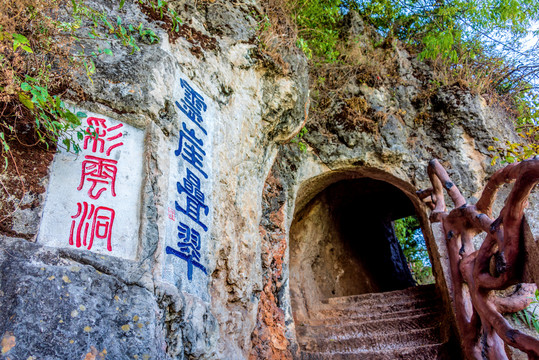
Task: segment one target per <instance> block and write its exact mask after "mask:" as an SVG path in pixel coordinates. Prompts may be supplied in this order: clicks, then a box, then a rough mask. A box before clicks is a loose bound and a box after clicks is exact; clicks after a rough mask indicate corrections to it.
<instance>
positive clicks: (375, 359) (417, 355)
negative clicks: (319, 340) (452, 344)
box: [301, 343, 449, 360]
mask: <svg viewBox="0 0 539 360" xmlns="http://www.w3.org/2000/svg"><path fill="white" fill-rule="evenodd" d="M301 359H302V360H326V359H331V360H358V359H360V360H395V359H404V360H435V359H449V358H448V357H447V356H446V346H445V344H442V343H440V344H433V345H423V346H416V347H413V348H408V349H406V348H405V349H399V350H398V351H395V350H386V351H362V350H355V351H354V352H325V353H324V352H317V353H313V352H309V351H304V352H302V354H301Z"/></svg>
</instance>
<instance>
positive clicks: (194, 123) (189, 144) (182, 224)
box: [165, 79, 209, 281]
mask: <svg viewBox="0 0 539 360" xmlns="http://www.w3.org/2000/svg"><path fill="white" fill-rule="evenodd" d="M180 85H181V87H182V89H183V90H184V97H183V99H181V100H180V101H176V106H177V107H178V108H179V109H180V110H181V111H182V112H183V114H185V115H186V116H187V118H188V119H189V120H190V122H189V123H186V122H184V121H182V123H181V129H180V134H179V144H178V149H177V150H176V151H174V155H175V156H176V157H179V160H180V161H182V162H183V163H184V164H185V167H184V168H185V174H184V176H183V178H182V179H181V181H179V182H177V183H176V187H177V190H178V194H177V195H178V198H177V200H176V201H175V208H176V210H177V211H178V212H179V213H180V214H183V215H184V216H182V215H180V218H182V220H181V221H179V226H178V239H179V241H178V243H177V248H173V247H170V246H167V247H166V249H165V252H166V253H167V254H170V255H174V256H177V257H178V258H180V259H182V260H185V261H186V263H187V278H188V279H189V280H190V281H191V280H192V279H193V268H194V267H196V268H198V269H200V270H201V271H202V272H203V273H204V274H205V275H207V271H206V268H205V267H204V266H203V265H202V264H201V263H200V261H201V245H202V234H204V233H206V232H207V231H208V224H207V221H206V218H207V217H208V214H209V207H208V205H207V204H206V203H205V195H204V192H203V186H202V185H203V181H204V180H205V179H208V170H207V168H205V167H204V165H205V160H206V151H205V150H204V141H203V137H205V136H207V135H208V132H207V131H206V129H205V128H204V127H203V123H204V120H203V117H202V113H203V112H205V111H206V110H207V105H206V103H205V102H204V98H203V97H202V96H201V95H200V94H199V93H198V92H196V91H195V90H194V89H193V88H192V87H191V86H190V85H189V83H188V82H187V81H185V80H183V79H181V80H180ZM201 233H202V234H201Z"/></svg>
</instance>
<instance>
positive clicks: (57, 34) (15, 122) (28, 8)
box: [0, 0, 181, 166]
mask: <svg viewBox="0 0 539 360" xmlns="http://www.w3.org/2000/svg"><path fill="white" fill-rule="evenodd" d="M124 2H125V0H120V1H119V2H118V4H117V6H118V9H121V8H122V7H123V6H124ZM139 3H140V4H141V6H147V7H149V8H151V9H153V10H154V11H155V12H157V13H159V14H161V18H163V16H167V19H169V20H170V24H171V26H172V27H173V28H172V29H171V30H172V31H176V32H177V31H179V26H180V24H181V19H180V18H179V16H178V14H177V13H176V12H175V11H174V10H172V9H170V8H169V7H168V4H167V2H165V1H163V0H157V1H156V2H154V1H152V0H139ZM0 24H1V25H0V109H1V113H0V114H1V115H0V153H1V155H2V157H3V158H4V160H5V164H6V166H7V164H8V159H9V157H10V156H8V154H9V152H10V143H11V142H12V141H18V142H20V143H22V144H24V145H27V146H32V145H37V144H43V145H45V146H46V147H47V148H48V147H49V146H51V145H52V146H56V143H57V142H58V140H59V139H62V143H63V145H64V146H65V147H66V149H67V150H68V151H70V150H74V151H75V152H77V151H78V150H79V146H78V143H77V141H78V140H80V139H81V138H82V137H83V133H82V132H81V131H80V130H78V126H79V125H80V123H81V122H80V118H81V117H85V114H84V113H76V114H75V113H73V112H72V111H71V110H70V109H69V108H68V107H66V105H65V103H64V101H63V100H62V99H61V98H62V97H65V96H66V92H67V90H68V89H71V90H72V93H73V92H75V96H79V97H82V96H83V92H82V91H81V89H79V88H77V85H76V84H75V83H74V82H73V77H74V75H75V74H77V73H86V75H87V76H88V77H89V78H90V80H91V78H92V75H93V74H94V73H95V71H96V66H95V60H96V59H97V58H98V57H100V56H113V52H112V50H111V48H113V47H114V46H116V45H120V46H123V47H126V48H128V49H129V50H130V52H131V53H134V52H135V51H139V50H140V44H141V43H146V44H153V43H156V42H158V41H159V37H158V36H157V34H156V33H155V32H154V31H153V30H151V29H149V28H145V27H144V26H143V25H142V23H140V24H138V25H137V24H127V23H125V21H124V20H123V19H122V18H121V17H120V16H117V17H116V18H112V17H111V16H110V15H109V14H108V12H107V11H100V10H97V9H95V8H93V7H91V6H89V5H88V4H87V3H86V2H85V1H84V0H71V1H66V0H16V1H12V0H0ZM83 29H84V30H83ZM83 40H86V41H85V42H83ZM72 96H73V95H72Z"/></svg>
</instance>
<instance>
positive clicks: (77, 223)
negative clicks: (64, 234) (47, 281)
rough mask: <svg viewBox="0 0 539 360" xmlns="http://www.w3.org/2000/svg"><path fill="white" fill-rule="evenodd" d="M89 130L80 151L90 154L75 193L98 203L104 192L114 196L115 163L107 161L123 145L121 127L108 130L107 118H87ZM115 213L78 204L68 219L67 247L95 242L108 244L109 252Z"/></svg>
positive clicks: (83, 163) (111, 209) (84, 203)
mask: <svg viewBox="0 0 539 360" xmlns="http://www.w3.org/2000/svg"><path fill="white" fill-rule="evenodd" d="M86 122H87V124H88V128H87V129H86V135H85V136H84V144H83V149H85V150H89V151H90V152H91V153H92V154H93V155H85V156H84V160H83V161H82V164H81V165H82V166H81V178H80V183H79V186H78V187H77V190H78V191H81V190H83V189H84V188H88V191H87V192H86V193H87V195H88V197H89V198H90V199H92V200H97V199H99V198H100V197H101V195H102V194H103V193H105V192H106V191H110V194H111V195H112V196H113V197H115V196H116V175H117V173H118V168H117V165H118V160H114V159H111V158H110V155H111V153H112V150H114V149H116V148H118V147H120V146H122V145H123V142H120V141H119V139H120V138H121V137H122V136H123V133H122V132H120V131H119V130H120V128H121V127H122V126H123V124H119V125H116V126H112V127H109V126H108V125H107V121H106V119H100V118H95V117H89V118H88V119H87V120H86ZM115 216H116V213H115V211H114V209H113V208H111V207H108V206H97V205H94V204H91V203H88V202H87V201H82V202H78V203H77V213H76V214H75V215H73V216H71V219H72V221H71V229H70V233H69V244H70V245H75V246H76V247H81V246H84V247H87V248H88V250H90V249H91V248H92V245H93V243H94V240H101V241H104V242H106V243H107V250H108V251H112V241H111V239H112V227H113V225H114V217H115Z"/></svg>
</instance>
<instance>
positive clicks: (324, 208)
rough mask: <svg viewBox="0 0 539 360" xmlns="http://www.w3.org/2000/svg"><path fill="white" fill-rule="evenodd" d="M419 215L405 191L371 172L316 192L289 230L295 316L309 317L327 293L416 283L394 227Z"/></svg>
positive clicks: (334, 294) (352, 292)
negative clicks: (397, 222) (406, 219)
mask: <svg viewBox="0 0 539 360" xmlns="http://www.w3.org/2000/svg"><path fill="white" fill-rule="evenodd" d="M415 215H416V210H415V208H414V205H413V203H412V201H411V200H410V199H409V198H408V196H407V195H406V194H405V193H404V192H403V191H402V190H400V189H399V188H397V187H396V186H394V185H392V184H390V183H388V182H386V181H381V180H375V179H372V178H368V177H364V178H358V179H344V180H340V181H338V182H335V183H333V184H331V185H329V186H327V187H326V188H325V189H323V190H321V191H320V192H319V193H318V194H317V195H315V196H314V197H313V198H312V199H311V200H310V201H309V202H308V203H307V204H306V205H304V206H303V207H302V208H301V209H299V211H297V212H296V215H295V217H294V220H293V223H292V226H291V229H290V290H291V300H292V308H293V311H294V318H296V319H299V320H300V321H301V319H305V318H307V317H308V312H309V310H310V309H312V308H315V307H316V306H317V304H319V303H320V302H322V301H325V300H326V299H328V298H333V297H343V296H349V295H359V294H366V293H376V292H386V291H392V290H399V289H405V288H408V287H411V286H414V285H416V281H415V280H414V278H413V276H412V272H411V271H410V266H409V264H408V263H407V260H406V257H405V255H404V253H403V249H402V248H401V246H400V244H399V241H398V239H397V236H396V234H395V231H394V226H393V223H394V221H396V220H398V219H403V218H407V217H410V216H415ZM425 258H427V255H426V248H425ZM425 263H426V264H425V265H427V266H428V265H430V263H429V262H428V259H426V260H425Z"/></svg>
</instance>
